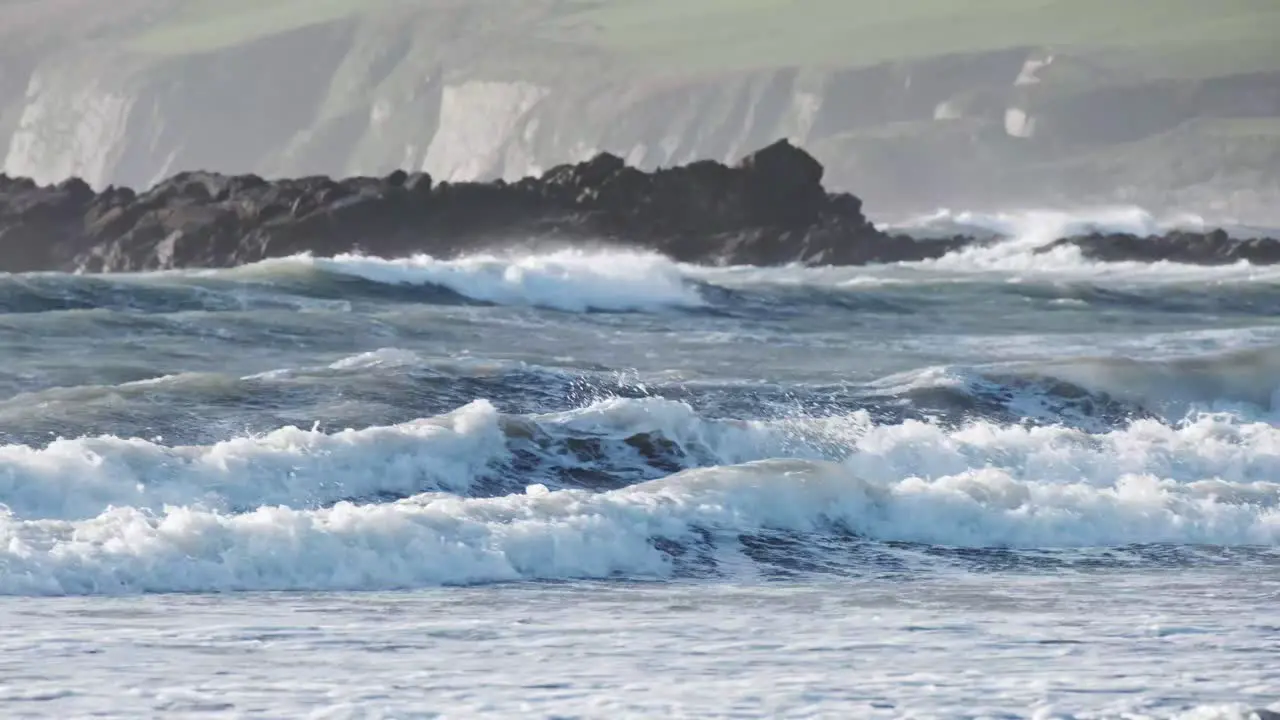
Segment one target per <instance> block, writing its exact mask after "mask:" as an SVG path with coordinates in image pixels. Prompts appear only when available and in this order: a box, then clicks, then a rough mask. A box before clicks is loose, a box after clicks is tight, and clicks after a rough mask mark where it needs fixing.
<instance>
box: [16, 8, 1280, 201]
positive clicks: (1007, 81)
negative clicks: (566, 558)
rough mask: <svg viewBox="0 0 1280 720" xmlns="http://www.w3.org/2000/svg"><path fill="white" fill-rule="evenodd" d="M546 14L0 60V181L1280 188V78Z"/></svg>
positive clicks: (460, 16)
mask: <svg viewBox="0 0 1280 720" xmlns="http://www.w3.org/2000/svg"><path fill="white" fill-rule="evenodd" d="M140 7H141V6H140ZM554 11H555V7H553V6H552V5H545V6H544V5H539V4H537V3H531V4H529V5H528V6H527V7H523V8H521V9H520V10H518V11H511V12H508V13H506V16H504V20H503V22H504V23H506V24H505V25H503V24H499V25H498V26H496V29H495V26H494V13H495V10H494V9H493V8H491V7H487V6H486V4H484V3H476V4H471V5H453V4H441V5H440V7H438V8H435V9H434V10H433V11H432V12H431V13H429V14H424V13H423V12H422V11H411V10H407V9H404V8H399V9H398V10H397V9H394V8H393V9H389V10H387V11H386V12H382V13H370V14H366V15H360V16H342V17H336V18H334V19H330V20H322V21H318V22H315V23H313V24H310V25H304V26H302V27H297V28H290V29H287V30H284V31H281V32H272V33H269V34H266V35H264V36H262V37H257V38H250V39H247V40H245V41H243V42H237V43H235V44H232V45H227V46H216V47H211V48H209V49H204V50H202V49H200V48H199V47H196V48H195V49H193V50H192V51H190V52H175V51H174V50H173V49H172V48H161V49H156V48H155V47H154V43H152V45H147V44H146V43H138V42H133V43H126V42H119V41H110V42H108V41H103V42H98V43H82V44H66V43H62V44H48V45H46V46H44V47H33V48H26V49H25V50H22V51H10V52H9V54H8V55H6V58H5V60H4V72H3V73H0V157H2V158H3V167H2V169H3V171H4V172H6V173H7V174H9V175H13V176H29V177H32V178H34V179H35V180H37V181H39V182H43V183H49V182H57V181H59V180H62V179H65V178H67V177H70V176H78V177H81V178H83V179H85V180H86V181H87V182H88V183H89V184H90V185H92V186H94V187H96V188H102V187H105V186H107V185H112V184H116V185H127V186H131V187H146V186H149V185H151V184H154V183H155V182H158V181H159V180H160V179H162V178H164V177H166V176H168V175H171V174H173V173H175V172H179V171H184V170H195V169H200V170H209V171H215V172H226V173H243V172H254V173H258V174H261V175H263V176H266V177H281V176H293V177H298V176H305V175H311V174H328V175H335V176H336V175H371V176H382V175H385V174H386V173H388V172H390V171H392V170H395V169H404V170H407V171H411V172H412V171H417V170H421V171H426V172H429V173H430V174H431V175H432V176H433V177H434V178H436V179H437V180H442V181H463V180H488V179H494V178H505V179H507V180H515V179H518V178H520V177H524V176H527V175H536V174H539V173H540V172H542V171H543V170H545V169H547V168H550V167H553V166H555V165H558V164H561V163H565V162H578V161H583V160H586V159H588V158H590V157H592V156H594V155H595V154H596V153H598V152H602V151H607V152H610V153H613V154H616V155H618V156H620V157H622V158H623V159H625V160H626V161H627V162H628V164H632V165H635V166H638V167H640V168H644V169H653V168H657V167H662V166H670V165H675V164H681V163H688V162H691V161H694V160H697V159H715V160H720V161H723V162H728V163H732V162H736V161H737V160H738V159H740V158H741V157H742V156H743V155H744V154H745V153H747V152H749V151H750V150H752V149H753V148H757V147H760V146H762V145H764V144H765V143H767V142H770V141H772V140H773V139H776V138H778V137H786V138H789V139H791V141H792V142H794V143H796V144H797V145H799V146H801V147H804V148H805V149H807V150H809V151H810V152H811V153H813V154H814V156H815V157H817V158H818V159H819V160H820V161H821V162H822V163H823V164H824V165H825V166H826V168H827V184H828V186H829V187H835V188H840V189H851V190H855V191H857V192H858V194H859V195H860V196H862V197H864V198H865V199H866V201H867V203H868V205H869V206H872V207H876V208H878V209H880V210H881V211H883V212H895V211H897V212H912V211H918V210H925V209H931V208H934V207H936V206H938V205H941V204H947V205H952V206H955V205H964V206H984V205H985V206H990V205H998V204H1007V203H1011V202H1012V203H1018V202H1023V203H1033V202H1038V203H1046V202H1063V201H1069V202H1106V201H1129V202H1139V203H1143V204H1147V205H1149V206H1153V207H1157V208H1158V207H1159V206H1160V205H1162V204H1166V203H1169V204H1184V205H1190V206H1193V207H1194V206H1196V205H1198V204H1199V205H1203V203H1202V202H1197V201H1198V200H1201V201H1202V200H1204V199H1205V198H1208V197H1210V196H1214V197H1216V198H1218V199H1219V201H1220V200H1221V199H1222V198H1227V202H1228V203H1231V202H1236V203H1239V204H1242V205H1243V206H1246V208H1247V207H1249V206H1253V205H1258V206H1261V205H1264V204H1265V203H1266V201H1267V200H1268V199H1269V198H1271V197H1272V195H1271V193H1273V192H1274V193H1276V194H1280V191H1276V188H1277V187H1278V186H1280V132H1276V131H1275V126H1273V124H1272V121H1273V119H1275V118H1280V73H1272V72H1267V71H1257V72H1247V73H1228V74H1223V75H1219V76H1212V77H1201V76H1196V77H1186V78H1179V77H1168V76H1160V75H1159V74H1156V76H1151V75H1150V74H1148V75H1147V76H1142V75H1140V74H1137V73H1135V72H1132V71H1126V72H1128V74H1127V75H1126V74H1123V73H1118V71H1116V70H1115V69H1114V67H1111V66H1107V65H1105V64H1104V63H1099V62H1095V61H1094V60H1092V59H1082V58H1078V57H1073V56H1071V55H1063V54H1055V53H1054V52H1052V51H1051V50H1049V49H1046V48H1040V47H1034V46H1019V47H1012V48H1002V49H998V50H990V51H981V52H969V53H952V54H944V55H940V56H936V57H924V58H917V59H912V60H902V61H889V62H881V63H874V64H871V65H862V66H847V67H846V66H838V65H834V66H833V65H813V66H804V65H796V66H778V67H771V66H769V65H768V64H767V63H762V64H761V65H760V66H758V67H751V68H746V69H716V70H714V71H709V70H700V71H698V72H690V73H687V74H680V73H677V72H673V71H672V70H670V69H669V68H666V67H664V68H662V69H661V70H658V69H655V68H654V67H646V66H644V65H643V64H637V63H635V62H633V61H628V62H623V61H620V60H619V59H618V58H616V57H615V56H613V55H610V54H608V53H602V52H600V51H599V50H598V49H595V48H590V47H586V46H583V45H580V44H573V43H566V42H556V41H552V40H548V39H545V38H540V37H534V36H527V37H526V36H522V35H520V34H519V33H517V32H516V31H515V28H518V27H519V26H520V25H521V24H522V23H532V22H534V21H536V20H539V19H540V18H542V17H543V16H545V15H546V14H548V13H552V12H554ZM139 12H141V10H140V11H139ZM507 16H510V17H507ZM111 37H114V36H111ZM1166 75H1167V74H1166ZM1227 209H1231V208H1227Z"/></svg>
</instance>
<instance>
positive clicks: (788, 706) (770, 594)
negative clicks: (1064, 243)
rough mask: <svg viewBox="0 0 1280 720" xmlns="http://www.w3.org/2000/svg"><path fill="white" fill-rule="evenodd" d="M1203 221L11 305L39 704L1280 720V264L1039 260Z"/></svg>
mask: <svg viewBox="0 0 1280 720" xmlns="http://www.w3.org/2000/svg"><path fill="white" fill-rule="evenodd" d="M1187 224H1191V225H1203V224H1204V223H1203V221H1201V220H1199V219H1197V218H1194V217H1192V216H1182V217H1175V218H1157V217H1154V216H1152V215H1150V214H1149V213H1145V212H1143V211H1141V210H1139V209H1136V208H1105V209H1098V210H1087V211H1079V212H1047V211H1045V212H1011V213H1004V214H981V213H952V212H939V213H937V214H934V215H930V216H928V217H922V218H916V219H910V220H905V221H903V222H902V223H899V224H898V225H897V226H896V229H898V230H901V231H905V232H910V233H912V234H916V235H919V236H922V237H925V236H929V235H931V234H936V235H946V234H949V233H952V232H955V231H957V230H962V231H964V232H979V233H981V232H989V233H998V234H1001V235H1006V236H1008V237H1009V238H1010V239H1008V240H1005V241H1002V242H1000V243H997V244H995V245H992V246H989V247H981V248H979V247H974V248H970V249H967V250H964V251H960V252H956V253H953V254H951V255H947V256H945V257H943V258H941V259H939V260H934V261H928V262H921V263H904V264H896V265H883V266H869V267H800V266H790V267H772V268H763V267H695V266H688V265H681V264H678V263H674V262H672V261H670V260H667V259H664V258H663V257H660V256H657V255H651V254H645V253H642V252H637V251H633V250H626V249H607V248H599V249H593V250H590V251H584V250H573V249H563V250H558V251H557V250H554V249H549V250H546V251H543V252H541V253H540V254H527V253H526V254H501V253H496V254H489V255H476V256H470V257H464V258H460V259H454V260H440V259H433V258H430V257H425V256H420V257H409V258H401V259H378V258H370V257H359V256H339V257H328V258H320V257H309V256H297V257H290V258H282V259H277V260H270V261H265V262H261V263H257V264H253V265H247V266H243V267H238V268H234V269H221V270H184V271H166V272H155V273H146V274H112V275H88V274H86V275H67V274H57V273H31V274H16V275H3V276H0V353H3V357H4V359H5V362H4V363H3V364H0V398H2V399H0V445H2V447H0V620H2V622H0V708H3V713H4V715H6V716H8V717H85V716H90V715H93V716H95V717H148V716H155V715H164V716H166V717H168V716H174V717H181V716H188V715H192V716H195V715H199V716H209V717H316V718H321V717H323V718H347V717H350V718H382V717H386V718H392V717H394V718H411V717H412V718H419V717H423V718H425V717H432V718H455V717H542V718H553V717H554V718H569V717H583V718H587V717H591V718H597V717H601V718H618V717H722V718H754V717H788V718H791V717H794V718H815V717H834V718H855V717H856V718H862V717H865V718H1024V717H1025V718H1040V719H1047V718H1104V717H1105V718H1175V717H1176V718H1186V719H1188V720H1190V719H1191V718H1203V719H1208V718H1241V719H1243V718H1246V717H1248V716H1249V712H1250V711H1251V710H1256V709H1261V708H1266V707H1271V708H1273V709H1280V704H1277V700H1278V699H1280V663H1278V662H1277V660H1276V659H1277V658H1280V425H1278V424H1277V422H1280V267H1253V266H1249V265H1246V264H1240V265H1232V266H1224V267H1195V266H1187V265H1176V264H1169V263H1156V264H1139V263H1111V264H1101V263H1095V262H1091V261H1087V260H1085V259H1082V258H1081V257H1080V255H1079V253H1078V250H1075V249H1074V248H1070V247H1062V248H1058V249H1056V250H1054V251H1053V252H1049V253H1036V252H1035V251H1034V250H1035V248H1037V247H1039V246H1041V245H1042V244H1043V243H1044V242H1045V240H1046V239H1051V238H1053V237H1058V236H1061V235H1064V234H1069V233H1072V232H1081V231H1087V230H1089V229H1116V230H1126V231H1134V232H1147V231H1153V230H1158V229H1163V228H1166V227H1168V226H1170V225H1187ZM1272 234H1273V235H1274V232H1273V233H1272Z"/></svg>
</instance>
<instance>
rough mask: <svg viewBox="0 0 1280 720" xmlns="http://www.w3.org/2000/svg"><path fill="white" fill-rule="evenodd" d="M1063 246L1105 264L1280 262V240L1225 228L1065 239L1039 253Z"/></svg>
mask: <svg viewBox="0 0 1280 720" xmlns="http://www.w3.org/2000/svg"><path fill="white" fill-rule="evenodd" d="M1063 246H1072V247H1077V248H1079V249H1080V252H1081V253H1082V254H1083V255H1084V256H1085V257H1087V258H1089V259H1091V260H1099V261H1102V262H1125V261H1136V262H1159V261H1162V260H1163V261H1168V262H1176V263H1186V264H1191V265H1232V264H1235V263H1238V262H1249V263H1253V264H1255V265H1275V264H1278V263H1280V240H1277V239H1274V238H1247V239H1241V238H1233V237H1231V236H1229V235H1227V233H1226V231H1225V230H1221V229H1219V230H1212V231H1210V232H1203V233H1201V232H1187V231H1183V230H1175V231H1173V232H1169V233H1165V234H1164V235H1158V236H1154V237H1139V236H1137V235H1130V234H1127V233H1093V234H1090V235H1081V236H1076V237H1068V238H1062V239H1060V240H1056V241H1054V242H1052V243H1050V244H1048V245H1046V246H1044V247H1042V248H1039V249H1038V250H1037V251H1036V252H1037V253H1045V252H1049V251H1050V250H1053V249H1055V248H1059V247H1063Z"/></svg>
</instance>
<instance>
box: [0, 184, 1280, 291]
mask: <svg viewBox="0 0 1280 720" xmlns="http://www.w3.org/2000/svg"><path fill="white" fill-rule="evenodd" d="M1205 225H1207V224H1206V223H1205V222H1204V221H1203V220H1202V219H1198V218H1195V217H1193V216H1188V217H1184V218H1170V219H1160V218H1155V217H1153V216H1152V215H1151V214H1150V213H1147V212H1146V211H1144V210H1141V209H1139V208H1131V207H1128V208H1125V207H1122V208H1103V209H1095V210H1084V211H1079V212H1062V211H1026V212H1010V213H991V214H979V213H967V212H959V213H950V212H941V213H939V214H936V215H933V216H928V217H924V218H917V219H915V220H912V221H908V222H904V223H900V224H898V225H895V226H890V228H889V229H891V230H894V231H900V232H907V233H908V234H915V235H920V236H930V235H935V234H937V235H945V234H951V233H953V232H964V233H968V234H974V235H978V236H989V237H1001V238H1004V239H1003V240H1001V241H999V242H994V243H991V244H986V245H982V246H974V247H970V248H967V249H964V250H959V251H955V252H952V253H949V254H947V255H945V256H943V257H941V258H938V259H935V260H927V261H921V262H905V263H893V264H887V265H877V266H863V267H830V266H824V267H808V266H794V265H793V266H783V267H754V266H733V267H707V266H693V265H687V264H681V263H676V262H673V261H671V260H669V259H667V258H665V257H663V256H661V255H658V254H654V253H648V252H638V251H629V250H622V249H603V248H602V249H594V250H558V251H543V252H532V251H528V250H522V251H516V250H512V251H511V252H509V253H506V254H493V253H485V254H477V255H472V256H467V257H462V258H457V259H451V260H445V259H437V258H433V257H430V256H426V255H418V256H414V257H409V258H399V259H382V258H375V257H365V256H360V255H350V254H348V255H339V256H335V257H327V258H325V257H312V256H309V255H298V256H292V257H286V258H277V259H272V260H265V261H261V262H258V263H253V264H250V265H245V266H241V267H237V268H231V269H215V270H170V271H161V272H153V273H134V274H128V273H121V274H117V275H108V276H76V275H65V274H58V273H36V274H26V275H7V276H0V313H40V312H51V311H94V310H108V311H116V312H143V313H181V312H257V311H264V310H279V311H297V310H302V311H313V310H318V311H337V312H348V311H350V310H351V309H352V302H360V301H361V300H374V301H381V300H393V301H396V300H399V301H405V302H412V303H432V304H457V303H484V304H492V305H504V306H517V307H538V308H546V309H552V310H559V311H564V312H591V311H597V312H660V311H665V310H671V309H684V310H707V309H711V310H715V309H717V308H718V309H723V308H725V307H740V306H742V305H744V302H745V304H746V305H750V304H751V302H752V301H753V298H754V299H760V298H759V297H756V296H758V295H759V294H760V293H764V294H765V295H766V296H767V295H768V294H769V293H772V292H774V291H776V290H777V289H778V288H807V289H811V290H813V291H815V292H817V293H819V294H820V295H819V296H817V297H815V298H808V299H806V298H794V297H790V298H787V300H795V301H798V302H801V303H803V302H807V301H814V300H817V301H824V298H826V301H830V298H829V297H827V296H828V295H831V294H832V293H834V294H835V295H834V297H837V298H846V299H847V298H848V297H858V296H860V295H866V294H868V293H870V292H873V291H876V290H877V289H884V288H905V289H907V290H909V289H911V288H912V287H915V286H934V285H940V284H942V285H946V284H965V285H974V284H979V285H983V284H998V285H1002V286H1006V287H1008V286H1015V287H1016V286H1022V287H1025V288H1027V290H1026V292H1027V293H1029V294H1032V295H1037V293H1039V294H1043V290H1042V289H1043V288H1049V289H1050V292H1051V293H1057V294H1059V295H1061V296H1062V297H1061V298H1060V299H1062V300H1063V301H1064V302H1076V301H1080V302H1084V303H1089V302H1091V301H1093V300H1100V301H1104V302H1105V301H1108V300H1114V301H1116V302H1125V301H1128V300H1129V299H1131V298H1127V297H1121V298H1110V297H1109V296H1107V295H1106V294H1105V293H1102V294H1101V295H1099V296H1098V297H1097V298H1095V297H1093V296H1091V295H1090V294H1089V293H1088V292H1083V291H1081V290H1079V289H1078V288H1072V287H1071V286H1072V285H1075V286H1089V287H1098V288H1110V289H1116V290H1120V291H1125V290H1130V289H1132V290H1135V291H1139V292H1144V291H1148V290H1152V289H1154V290H1158V291H1163V290H1164V289H1165V288H1167V287H1169V286H1182V287H1187V286H1196V287H1197V291H1198V292H1202V291H1206V289H1208V290H1211V289H1212V288H1215V287H1219V288H1223V289H1232V288H1239V287H1240V286H1241V285H1242V284H1248V285H1249V286H1250V287H1255V288H1264V289H1265V288H1268V287H1271V286H1274V285H1276V284H1277V283H1280V266H1274V267H1258V266H1253V265H1249V264H1248V263H1239V264H1236V265H1229V266H1211V267H1204V266H1195V265H1184V264H1176V263H1168V262H1157V263H1140V262H1112V263H1108V262H1098V261H1093V260H1088V259H1086V258H1084V257H1083V256H1082V255H1081V253H1080V251H1079V250H1078V249H1077V248H1075V247H1071V246H1061V247H1057V248H1054V249H1053V250H1051V251H1049V252H1039V250H1041V248H1043V247H1044V246H1045V245H1046V244H1048V243H1050V242H1051V241H1052V240H1054V239H1055V238H1058V237H1061V236H1064V235H1070V234H1076V233H1081V232H1089V231H1094V230H1105V231H1120V232H1134V233H1138V234H1144V233H1150V232H1162V231H1166V230H1168V229H1171V228H1173V227H1193V228H1198V227H1201V226H1205ZM1272 234H1275V235H1280V232H1276V233H1272ZM739 291H745V294H744V292H739ZM1082 292H1083V295H1082ZM822 293H825V294H826V295H821V294H822ZM765 299H768V298H767V297H766V298H765Z"/></svg>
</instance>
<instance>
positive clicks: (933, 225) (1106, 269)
mask: <svg viewBox="0 0 1280 720" xmlns="http://www.w3.org/2000/svg"><path fill="white" fill-rule="evenodd" d="M1214 227H1217V225H1215V224H1213V223H1209V222H1206V221H1205V220H1204V218H1201V217H1199V216H1196V215H1191V214H1182V215H1174V216H1170V217H1164V218H1161V217H1156V216H1154V215H1152V214H1151V213H1150V212H1147V211H1146V210H1143V209H1141V208H1137V207H1131V206H1128V207H1125V206H1122V207H1102V208H1090V209H1081V210H1075V211H1063V210H1026V211H1021V212H1004V213H977V212H968V211H963V212H952V211H948V210H943V211H939V212H938V213H934V214H931V215H926V216H922V217H919V218H915V219H912V220H908V221H905V222H902V223H897V224H892V225H886V226H885V229H886V230H887V231H890V232H897V233H904V234H908V235H912V236H916V237H922V238H929V237H947V236H951V235H955V234H963V235H973V236H976V237H980V238H1004V240H1002V241H1000V242H997V243H994V244H991V245H987V246H980V247H971V248H967V249H964V250H960V251H956V252H952V253H949V254H947V255H945V256H943V257H942V258H939V259H936V260H926V261H923V262H908V263H893V264H888V265H874V266H866V267H803V266H789V267H778V268H761V267H748V266H740V267H730V268H695V267H688V268H686V272H687V273H688V274H689V275H690V276H693V277H698V278H700V279H704V280H706V281H709V282H714V283H717V284H725V285H731V286H738V287H742V286H748V287H749V286H751V285H758V284H766V285H792V286H795V285H815V286H824V287H839V288H850V289H858V288H874V287H879V286H889V285H903V284H919V283H939V282H962V283H963V282H1027V283H1051V284H1057V283H1063V282H1085V283H1095V284H1104V285H1114V286H1134V285H1151V284H1157V285H1163V284H1186V283H1202V282H1209V283H1227V282H1230V283H1240V282H1250V283H1274V282H1280V267H1259V266H1254V265H1250V264H1248V263H1238V264H1235V265H1229V266H1216V267H1215V266H1197V265H1187V264H1178V263H1170V262H1156V263H1146V262H1113V263H1104V262H1097V261H1093V260H1089V259H1086V258H1085V257H1084V256H1083V255H1082V253H1081V252H1080V250H1079V249H1078V248H1075V247H1071V246H1063V247H1059V248H1054V249H1053V250H1051V251H1048V252H1043V253H1036V250H1037V249H1040V248H1043V247H1044V246H1046V245H1049V244H1050V243H1052V242H1053V241H1054V240H1057V239H1058V238H1062V237H1067V236H1071V235H1079V234H1085V233H1090V232H1123V233H1132V234H1135V235H1139V236H1147V235H1152V234H1160V233H1165V232H1169V231H1171V230H1176V229H1186V230H1209V229H1212V228H1214ZM1271 234H1272V235H1280V232H1273V233H1271Z"/></svg>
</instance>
